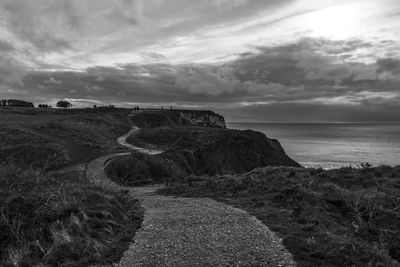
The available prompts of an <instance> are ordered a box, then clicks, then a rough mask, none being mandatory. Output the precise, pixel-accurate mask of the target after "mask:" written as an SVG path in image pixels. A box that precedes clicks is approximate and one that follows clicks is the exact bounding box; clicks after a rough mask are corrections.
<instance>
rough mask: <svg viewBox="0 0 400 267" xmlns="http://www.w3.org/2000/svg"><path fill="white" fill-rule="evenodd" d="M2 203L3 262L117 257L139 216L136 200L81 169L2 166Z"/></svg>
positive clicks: (83, 262) (84, 262)
mask: <svg viewBox="0 0 400 267" xmlns="http://www.w3.org/2000/svg"><path fill="white" fill-rule="evenodd" d="M0 204H1V205H0V256H1V259H0V265H1V266H34V265H37V266H88V265H91V264H112V263H115V262H118V261H119V259H120V258H121V256H122V253H123V252H124V251H125V250H126V249H127V248H128V245H129V242H130V241H131V240H132V238H133V236H134V234H135V232H136V230H137V229H138V228H139V227H140V225H141V222H142V217H143V211H142V209H141V207H140V205H139V203H138V201H137V200H133V199H131V198H130V197H129V196H128V195H127V194H126V193H123V192H112V191H109V190H107V189H105V188H101V187H98V186H95V185H93V184H91V183H90V182H89V181H87V180H86V179H85V177H84V174H83V173H80V172H72V173H67V174H58V175H46V174H43V173H42V172H40V171H37V170H33V169H28V170H19V169H16V168H15V167H14V166H0Z"/></svg>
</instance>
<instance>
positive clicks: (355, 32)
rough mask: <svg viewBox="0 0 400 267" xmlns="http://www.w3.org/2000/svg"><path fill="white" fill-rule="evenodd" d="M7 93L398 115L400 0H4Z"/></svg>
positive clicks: (2, 52)
mask: <svg viewBox="0 0 400 267" xmlns="http://www.w3.org/2000/svg"><path fill="white" fill-rule="evenodd" d="M0 98H18V99H25V100H32V101H33V102H35V103H36V104H37V103H54V102H55V101H56V100H59V99H67V100H68V101H71V102H73V103H74V104H75V106H77V107H79V106H85V105H93V104H101V103H105V104H115V105H121V106H129V105H136V104H140V105H142V106H161V105H163V106H171V105H173V106H175V107H185V108H207V109H213V110H216V111H218V112H220V113H222V114H223V115H225V117H226V118H227V119H228V120H229V121H246V120H247V121H400V1H399V0H368V1H366V0H323V1H321V0H0Z"/></svg>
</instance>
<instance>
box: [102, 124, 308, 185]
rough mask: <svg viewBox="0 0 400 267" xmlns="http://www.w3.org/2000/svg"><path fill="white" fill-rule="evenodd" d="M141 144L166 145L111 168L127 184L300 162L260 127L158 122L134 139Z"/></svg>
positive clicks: (110, 172) (113, 175)
mask: <svg viewBox="0 0 400 267" xmlns="http://www.w3.org/2000/svg"><path fill="white" fill-rule="evenodd" d="M128 142H130V143H133V144H134V145H136V146H138V147H146V148H153V149H165V150H166V151H165V152H164V153H162V154H160V155H156V156H143V155H137V154H136V153H133V154H132V155H130V156H125V157H121V158H119V159H116V160H114V161H113V162H112V163H111V164H109V165H108V167H107V170H106V171H107V173H108V175H109V177H110V178H111V179H112V180H114V181H115V182H117V183H119V184H123V185H137V184H142V183H159V182H171V181H173V180H175V179H179V178H180V177H185V176H187V175H216V174H234V173H245V172H248V171H250V170H252V169H254V168H257V167H262V166H268V165H269V166H281V165H286V166H300V165H299V164H298V163H297V162H295V161H294V160H292V159H291V158H289V157H288V156H287V155H286V153H285V151H284V150H283V148H282V147H281V145H280V144H279V142H278V141H277V140H273V139H269V138H267V137H266V136H265V135H264V134H262V133H258V132H254V131H238V130H229V129H219V128H208V127H156V128H151V129H144V130H141V131H139V132H138V133H136V134H134V136H133V137H130V138H128Z"/></svg>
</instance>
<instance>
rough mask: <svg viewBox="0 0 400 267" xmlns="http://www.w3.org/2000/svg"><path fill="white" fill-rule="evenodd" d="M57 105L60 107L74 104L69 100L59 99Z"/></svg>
mask: <svg viewBox="0 0 400 267" xmlns="http://www.w3.org/2000/svg"><path fill="white" fill-rule="evenodd" d="M56 106H57V107H58V108H70V107H72V104H71V103H69V102H68V101H58V102H57V105H56Z"/></svg>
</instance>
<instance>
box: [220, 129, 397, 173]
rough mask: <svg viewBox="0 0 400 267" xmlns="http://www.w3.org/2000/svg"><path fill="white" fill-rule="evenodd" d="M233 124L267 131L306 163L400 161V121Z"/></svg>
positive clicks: (334, 165) (333, 164) (326, 165)
mask: <svg viewBox="0 0 400 267" xmlns="http://www.w3.org/2000/svg"><path fill="white" fill-rule="evenodd" d="M228 127H229V128H234V129H241V130H244V129H251V130H256V131H260V132H263V133H264V134H266V135H267V136H268V137H270V138H275V139H278V140H279V141H280V143H281V144H282V146H283V147H284V149H285V151H286V153H287V154H288V155H289V156H291V157H292V158H293V159H295V160H296V161H298V162H299V163H300V164H302V165H303V166H306V167H322V168H338V167H343V166H349V165H351V166H353V167H357V166H359V165H360V164H361V163H366V162H368V163H371V164H373V165H392V166H395V165H400V124H395V123H228Z"/></svg>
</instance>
